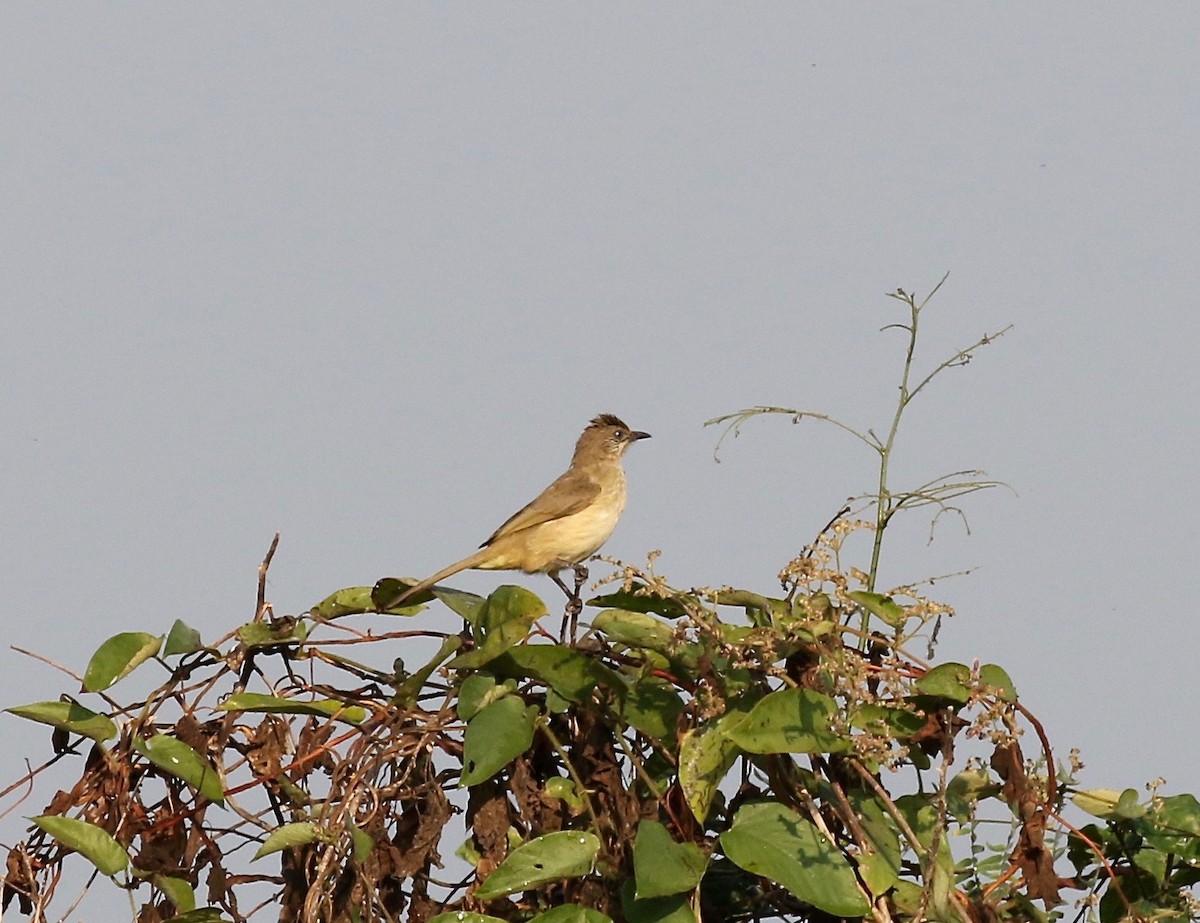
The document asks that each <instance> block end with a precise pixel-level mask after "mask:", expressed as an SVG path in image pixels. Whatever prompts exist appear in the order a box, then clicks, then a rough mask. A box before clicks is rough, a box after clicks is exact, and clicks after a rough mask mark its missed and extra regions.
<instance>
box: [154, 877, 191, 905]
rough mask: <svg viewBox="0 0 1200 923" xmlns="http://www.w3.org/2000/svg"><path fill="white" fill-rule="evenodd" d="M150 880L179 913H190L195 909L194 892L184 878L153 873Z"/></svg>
mask: <svg viewBox="0 0 1200 923" xmlns="http://www.w3.org/2000/svg"><path fill="white" fill-rule="evenodd" d="M150 881H151V882H152V883H153V885H154V887H156V888H158V890H160V891H161V892H162V893H163V894H165V895H166V896H167V900H169V901H170V902H171V903H172V904H173V905H174V907H175V909H176V910H178V911H179V913H181V914H182V913H190V912H191V911H193V910H195V909H196V892H195V891H193V890H192V886H191V885H190V884H188V882H187V880H186V879H183V878H176V877H174V876H172V875H160V874H158V873H155V874H154V875H151V876H150Z"/></svg>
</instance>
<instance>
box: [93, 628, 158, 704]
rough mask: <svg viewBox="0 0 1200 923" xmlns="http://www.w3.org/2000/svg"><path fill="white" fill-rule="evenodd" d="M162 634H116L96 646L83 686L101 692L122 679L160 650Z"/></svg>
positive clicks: (132, 632)
mask: <svg viewBox="0 0 1200 923" xmlns="http://www.w3.org/2000/svg"><path fill="white" fill-rule="evenodd" d="M162 640H163V639H162V637H161V636H159V635H151V634H146V632H144V631H126V632H122V633H121V634H119V635H113V636H112V637H111V638H109V639H108V640H107V641H105V642H104V643H103V644H101V645H100V647H99V648H97V649H96V653H94V654H92V659H91V660H90V661H88V665H87V669H86V670H85V671H84V674H83V688H84V689H85V690H86V691H87V692H100V691H102V690H104V689H107V688H108V687H109V686H111V685H112V684H113V683H115V682H117V680H120V679H123V678H124V677H126V676H128V675H129V674H130V673H132V672H133V670H135V669H136V668H137V667H138V665H139V664H142V663H145V662H146V661H147V660H149V659H150V658H151V657H153V656H154V655H155V654H157V653H158V649H159V647H161V646H162Z"/></svg>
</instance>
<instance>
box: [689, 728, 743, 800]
mask: <svg viewBox="0 0 1200 923" xmlns="http://www.w3.org/2000/svg"><path fill="white" fill-rule="evenodd" d="M744 717H745V714H744V713H742V712H727V713H726V714H724V715H722V716H721V717H719V718H717V719H715V720H713V721H709V722H707V723H705V724H702V725H701V726H700V727H698V728H690V729H688V730H687V731H685V732H684V733H683V736H682V737H681V738H680V739H679V785H680V788H682V789H683V795H684V798H686V799H687V803H688V807H689V808H691V809H692V814H693V815H695V817H696V820H698V821H700V823H701V824H703V823H704V822H705V819H706V818H707V817H708V812H709V809H710V808H711V807H712V803H713V799H715V798H716V796H717V791H718V786H720V784H721V781H722V780H723V779H724V778H725V775H726V773H728V772H729V768H730V767H731V766H732V765H733V761H734V760H735V759H737V755H738V748H737V745H736V744H735V743H734V742H733V741H732V740H730V739H729V737H728V736H727V735H726V734H725V728H726V726H728V725H729V724H731V723H732V722H734V721H741V720H742V719H743V718H744Z"/></svg>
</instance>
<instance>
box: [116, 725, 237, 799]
mask: <svg viewBox="0 0 1200 923" xmlns="http://www.w3.org/2000/svg"><path fill="white" fill-rule="evenodd" d="M133 748H134V749H135V750H137V751H138V753H140V754H142V756H144V757H146V759H148V760H150V762H151V763H153V764H154V765H155V766H157V767H158V768H159V769H162V770H163V771H165V772H169V773H170V774H171V775H173V776H175V777H176V778H177V779H182V780H183V781H184V782H186V783H187V784H188V785H190V786H191V787H192V788H194V789H195V790H196V791H198V792H199V793H200V794H201V795H203V796H204V797H205V798H207V799H208V800H209V801H211V802H212V803H213V804H219V805H224V804H225V790H224V788H222V786H221V777H220V776H219V775H218V774H217V768H216V767H215V766H214V765H213V764H212V763H210V762H209V761H208V760H206V759H204V757H202V756H201V755H200V754H199V753H197V752H196V751H195V750H193V749H192V748H191V747H189V746H188V745H187V744H185V743H184V742H183V741H182V740H178V739H176V738H174V737H171V736H169V735H167V734H155V735H154V736H153V737H151V738H150V739H149V740H144V739H143V738H141V737H135V738H134V739H133Z"/></svg>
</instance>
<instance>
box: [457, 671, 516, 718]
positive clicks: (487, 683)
mask: <svg viewBox="0 0 1200 923" xmlns="http://www.w3.org/2000/svg"><path fill="white" fill-rule="evenodd" d="M515 691H516V684H515V683H514V684H513V687H512V688H509V687H508V686H507V685H505V686H501V685H500V684H499V683H497V682H496V677H494V676H492V675H491V674H490V673H471V674H470V675H469V676H467V678H466V679H464V680H463V681H462V685H461V686H459V687H458V702H457V703H456V705H455V711H456V712H458V718H459V720H460V721H470V720H471V719H472V718H474V717H475V716H476V715H477V714H479V713H480V712H481V711H483V709H484V708H486V707H487V706H488V705H491V704H492V703H493V702H495V701H496V700H497V699H502V698H503V697H504V696H506V695H511V694H512V693H513V692H515Z"/></svg>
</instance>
